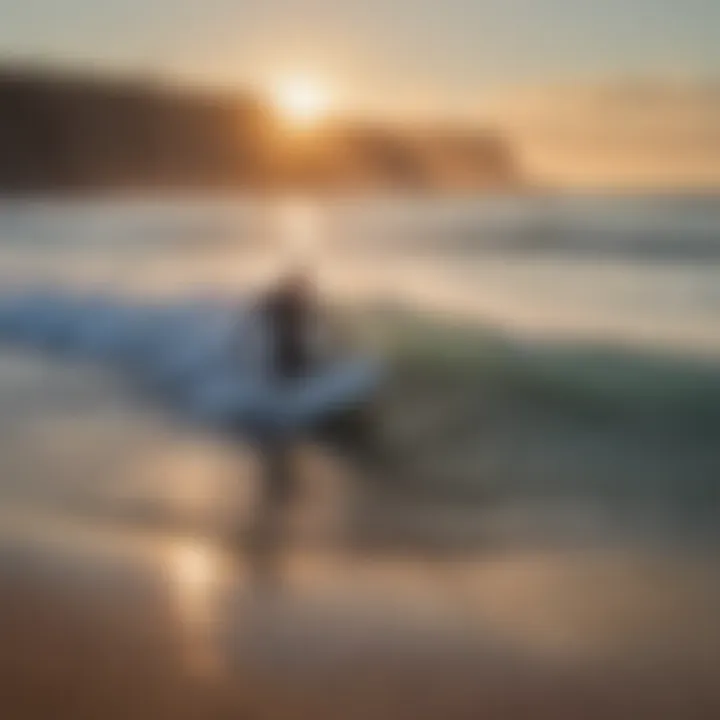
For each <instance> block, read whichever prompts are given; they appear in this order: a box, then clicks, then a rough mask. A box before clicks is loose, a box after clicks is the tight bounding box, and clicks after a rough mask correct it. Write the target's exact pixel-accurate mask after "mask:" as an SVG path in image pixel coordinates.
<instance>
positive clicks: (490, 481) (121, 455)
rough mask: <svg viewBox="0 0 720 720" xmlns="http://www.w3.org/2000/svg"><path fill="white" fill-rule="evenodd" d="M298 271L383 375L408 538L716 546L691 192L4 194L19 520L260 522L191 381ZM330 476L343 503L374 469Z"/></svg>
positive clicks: (236, 451) (711, 341)
mask: <svg viewBox="0 0 720 720" xmlns="http://www.w3.org/2000/svg"><path fill="white" fill-rule="evenodd" d="M297 263H301V264H303V265H305V266H307V267H310V268H312V271H313V272H314V273H315V274H316V276H317V278H318V283H319V286H320V288H321V289H322V293H323V296H324V297H325V298H326V301H327V302H328V303H329V304H330V305H333V306H337V308H338V312H340V313H341V314H343V316H344V317H345V318H346V321H347V322H348V324H349V326H351V327H352V328H353V330H354V332H355V334H357V335H359V336H361V338H362V340H361V343H362V344H363V345H364V347H366V348H368V347H370V348H372V352H373V354H380V355H381V356H382V357H383V358H384V359H385V362H386V365H387V368H388V376H387V380H386V387H385V391H384V398H383V399H384V406H383V407H384V417H383V418H382V422H383V431H384V432H385V433H386V435H387V439H388V443H389V444H390V445H391V446H392V447H393V448H394V449H395V450H396V452H397V454H398V455H399V456H400V457H401V463H400V466H401V467H402V475H403V480H402V482H400V481H398V483H397V484H398V486H400V487H401V488H402V493H401V495H403V496H404V497H405V498H406V500H407V502H406V503H405V505H406V506H407V507H410V506H412V510H407V508H406V507H404V510H403V512H400V511H399V510H398V512H395V511H394V510H388V508H387V504H386V503H380V506H381V507H379V508H378V509H377V517H380V516H382V517H383V522H384V523H385V524H386V525H388V526H390V527H395V528H396V529H398V528H402V530H398V532H399V533H401V534H402V533H405V534H406V535H407V538H406V544H408V545H409V546H413V544H414V543H415V544H417V545H418V546H419V547H425V546H426V545H427V544H430V545H438V544H439V543H445V541H446V540H447V539H448V538H453V539H454V541H455V545H452V544H451V547H460V546H462V547H463V548H464V549H467V548H468V547H472V548H475V547H477V546H478V545H482V544H483V543H486V542H487V540H488V537H490V538H492V540H493V542H496V543H500V544H509V545H515V544H524V545H528V544H529V545H532V546H533V547H538V546H545V545H551V546H555V545H557V544H560V545H561V546H564V545H570V546H575V545H577V544H581V545H583V546H584V545H586V544H588V543H589V544H591V545H593V544H598V545H600V546H603V547H604V546H607V545H608V544H616V543H621V544H622V543H628V542H639V541H642V542H646V541H650V542H652V543H657V542H661V543H669V544H671V545H673V546H680V545H684V544H686V543H688V542H690V543H695V542H702V543H703V544H704V546H706V547H707V546H709V547H711V548H714V547H715V542H716V538H715V536H716V528H717V526H718V517H719V514H720V493H719V492H718V482H720V459H719V456H718V452H717V440H718V437H719V434H720V330H719V329H718V328H719V327H720V203H718V202H717V198H715V197H710V196H691V195H685V196H671V195H664V196H654V197H653V196H634V197H627V196H618V197H610V196H591V195H578V196H534V197H526V198H502V199H500V198H488V199H472V200H471V199H462V200H460V199H457V200H448V199H422V200H420V199H416V198H415V199H402V198H392V199H389V198H388V199H380V198H375V199H364V200H355V201H335V202H327V201H326V202H317V201H311V200H307V199H300V198H298V199H288V200H285V201H267V202H258V201H249V200H243V199H236V198H223V199H207V198H194V197H193V198H181V199H176V200H168V199H164V200H153V201H149V200H135V201H132V200H126V201H111V200H98V199H96V200H92V201H90V200H87V201H80V200H69V201H62V202H60V201H58V202H48V201H40V200H38V201H20V200H7V201H5V202H3V203H2V205H0V342H1V343H2V350H1V351H0V408H1V410H0V425H2V428H3V430H2V441H1V442H2V462H3V465H4V467H3V468H2V480H1V481H0V496H1V497H2V501H3V505H4V507H5V508H6V510H5V511H4V512H5V513H6V514H7V513H20V512H23V513H31V514H32V513H37V512H43V513H49V514H50V515H52V516H53V517H55V516H58V515H60V516H66V517H73V518H76V517H77V518H84V519H85V520H87V521H88V522H109V521H112V522H113V523H116V524H119V525H123V524H127V525H128V526H133V525H142V526H143V527H146V528H147V527H149V528H160V529H165V528H168V527H171V528H180V529H183V528H184V529H187V528H190V529H193V530H198V529H200V530H202V531H203V532H213V531H217V530H218V528H227V527H228V526H230V525H232V524H234V523H237V522H242V518H243V517H247V516H248V513H251V510H249V508H250V507H251V506H252V495H253V493H254V492H256V490H257V487H256V477H257V468H256V466H255V463H256V460H255V459H254V458H253V455H252V453H250V452H247V450H246V449H245V448H244V447H243V444H242V442H241V441H239V440H238V441H233V440H231V439H229V438H228V437H227V434H226V433H222V432H219V431H218V428H217V427H216V424H215V423H213V422H212V420H213V418H211V417H207V416H206V415H203V412H202V410H203V408H202V402H201V400H198V398H197V397H196V396H195V395H192V392H191V391H193V390H194V389H195V388H196V387H198V383H199V384H200V385H203V383H204V385H203V387H205V386H206V385H207V383H208V382H209V383H210V384H212V379H213V377H214V374H216V373H217V372H218V368H219V367H220V366H221V365H223V364H224V363H227V362H228V361H229V358H230V357H231V356H230V355H229V354H228V352H229V351H228V342H229V341H228V338H229V337H230V336H231V335H232V332H233V328H234V323H235V319H236V318H237V317H238V314H239V313H240V308H242V306H243V302H244V298H246V297H247V295H248V294H252V293H253V292H255V291H257V289H258V288H261V287H262V286H263V284H264V283H266V282H267V281H268V279H269V278H272V277H273V276H274V275H275V274H276V273H278V272H281V271H282V270H283V269H284V268H286V267H289V266H294V265H296V264H297ZM218 392H219V393H220V394H222V390H221V389H220V390H216V394H217V393H218ZM313 462H315V463H318V464H317V465H313V466H312V467H314V470H313V471H310V472H309V473H308V475H309V484H310V485H312V484H313V482H315V483H316V484H318V485H320V486H322V492H321V493H320V494H321V495H322V496H323V498H325V499H324V500H323V502H324V503H325V504H326V505H329V506H330V507H331V508H334V510H337V509H338V508H339V507H340V506H341V505H342V503H340V502H339V501H338V499H337V495H338V490H337V487H334V486H337V485H339V486H342V487H345V485H346V484H347V482H348V476H351V475H353V474H356V475H357V474H360V475H361V473H359V471H358V470H357V469H355V468H349V469H348V468H346V469H345V471H341V470H339V469H338V468H337V467H336V466H335V465H333V462H334V460H333V462H331V461H330V460H328V459H327V458H315V459H314V460H313ZM328 464H329V465H330V467H328ZM314 478H317V479H314ZM394 480H395V479H394V478H386V479H385V480H384V482H387V483H388V484H389V485H393V483H394ZM360 484H362V479H361V481H360ZM323 493H324V494H323ZM347 502H348V501H347V500H346V501H345V503H346V504H347ZM321 504H322V503H321ZM345 509H346V508H345ZM338 512H339V511H338ZM331 514H332V513H331ZM375 524H377V523H375ZM424 543H425V545H424Z"/></svg>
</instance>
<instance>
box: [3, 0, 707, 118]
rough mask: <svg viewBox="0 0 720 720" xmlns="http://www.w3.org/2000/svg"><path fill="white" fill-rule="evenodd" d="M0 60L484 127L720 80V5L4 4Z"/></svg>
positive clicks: (543, 0)
mask: <svg viewBox="0 0 720 720" xmlns="http://www.w3.org/2000/svg"><path fill="white" fill-rule="evenodd" d="M0 17H1V18H2V22H1V23H0V56H3V57H15V58H22V59H33V60H36V59H40V60H46V61H49V62H62V63H70V64H80V65H83V66H88V65H93V66H99V67H102V68H117V69H120V70H123V71H126V70H130V71H132V72H140V73H144V72H150V73H153V74H156V75H160V76H169V77H180V78H188V79H190V80H193V81H199V82H208V83H212V84H230V85H232V86H252V87H259V88H260V89H264V88H267V87H268V85H269V84H271V83H272V82H273V81H274V80H275V79H276V78H278V77H282V76H284V75H289V74H305V75H310V76H312V77H314V78H318V79H319V80H320V81H322V82H324V83H326V84H327V85H329V86H330V87H331V88H332V92H333V94H334V96H335V101H336V104H337V105H338V106H339V107H340V108H342V109H345V110H347V111H352V112H366V113H370V114H378V113H381V114H386V115H392V114H399V115H402V114H403V113H407V114H411V113H415V114H428V115H431V114H435V115H443V114H444V115H447V116H453V115H466V114H472V113H474V112H476V111H478V109H481V108H482V107H483V104H484V103H485V102H490V98H494V97H496V96H497V95H498V93H500V94H502V92H505V91H506V90H507V89H508V88H524V87H533V86H545V85H558V84H564V83H582V82H589V81H596V80H597V79H601V78H618V79H623V78H628V77H648V76H652V77H671V78H672V77H677V76H682V77H704V78H708V77H719V76H720V42H717V34H718V28H720V2H718V0H602V1H601V0H22V1H20V0H0Z"/></svg>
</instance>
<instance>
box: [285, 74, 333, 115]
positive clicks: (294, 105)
mask: <svg viewBox="0 0 720 720" xmlns="http://www.w3.org/2000/svg"><path fill="white" fill-rule="evenodd" d="M272 96H273V101H274V104H275V107H276V109H277V112H278V114H279V115H280V116H281V117H282V118H283V119H284V120H285V121H286V122H288V123H289V124H290V125H295V126H298V127H308V126H311V125H315V124H317V123H318V122H320V121H321V120H322V119H323V118H325V117H326V116H327V114H328V111H329V109H330V94H329V92H328V90H327V88H325V87H324V86H323V85H322V84H321V83H319V82H316V81H314V80H312V79H310V78H306V77H293V78H287V79H285V80H282V81H280V82H278V83H277V84H276V85H275V87H274V88H273V90H272Z"/></svg>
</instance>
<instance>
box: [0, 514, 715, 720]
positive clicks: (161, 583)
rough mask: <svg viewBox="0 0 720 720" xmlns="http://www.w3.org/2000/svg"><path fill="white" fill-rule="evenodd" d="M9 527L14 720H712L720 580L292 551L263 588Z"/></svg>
mask: <svg viewBox="0 0 720 720" xmlns="http://www.w3.org/2000/svg"><path fill="white" fill-rule="evenodd" d="M0 528H1V529H2V530H1V532H0V625H1V626H2V637H3V642H2V643H1V644H0V704H1V706H2V708H3V717H8V718H13V720H25V719H26V718H33V719H34V718H73V720H75V719H82V718H116V717H117V718H129V717H132V718H138V719H140V720H142V719H144V718H148V719H150V718H152V719H154V720H163V719H164V718H224V717H228V718H231V717H232V718H245V717H247V718H256V717H257V718H338V717H342V718H373V719H375V718H388V719H390V718H393V719H394V718H398V719H402V718H408V719H410V718H413V719H415V718H441V717H442V718H468V719H469V718H477V717H484V718H573V719H575V718H614V719H616V718H628V719H631V718H632V719H633V720H635V719H637V718H715V717H718V713H720V691H718V689H717V688H718V684H717V667H718V665H717V661H718V659H720V652H718V649H719V648H720V643H718V639H719V638H718V632H717V628H716V625H717V623H716V622H715V621H714V616H713V611H714V607H716V605H715V601H716V599H717V595H714V593H715V585H714V583H713V584H710V583H709V582H708V578H707V576H706V575H705V574H704V573H699V572H697V571H696V570H694V569H693V568H690V567H688V566H684V567H683V569H682V570H679V569H678V568H676V567H668V566H667V565H666V564H663V565H660V564H658V563H657V561H656V560H653V559H652V558H647V557H646V558H639V557H633V558H629V557H628V556H620V555H616V554H595V555H592V554H587V553H586V554H581V555H579V556H578V555H562V554H545V555H543V554H534V555H531V554H523V555H520V554H515V555H513V554H509V555H505V556H502V557H486V558H484V559H481V558H478V559H475V560H473V561H464V562H463V563H451V562H449V561H445V562H443V563H441V564H432V563H425V562H420V561H418V560H417V559H416V560H412V559H410V558H406V559H400V558H394V559H388V558H382V557H368V556H363V557H356V558H338V557H329V556H324V557H320V556H313V557H310V556H308V555H307V554H306V553H302V554H297V555H296V556H294V555H293V554H292V553H291V554H290V555H289V556H288V557H287V558H286V562H285V563H284V565H283V572H282V577H281V579H280V582H279V583H278V584H276V585H273V586H266V585H260V584H258V583H257V582H255V581H254V579H253V577H252V576H251V574H250V573H249V571H248V567H247V565H246V563H245V558H244V557H243V555H242V554H241V553H237V552H229V551H228V550H227V548H226V549H221V548H219V547H218V546H217V545H216V544H214V543H212V542H210V541H207V540H201V539H199V538H189V537H182V536H176V537H165V536H159V535H142V536H141V535H139V534H138V533H136V532H135V533H125V532H120V531H117V530H108V529H103V528H97V527H96V528H91V527H89V526H87V527H85V526H78V525H77V524H68V523H67V522H64V521H54V522H53V521H50V520H48V518H39V517H31V516H26V517H24V516H22V515H20V514H18V513H14V514H12V516H4V517H3V518H2V522H0ZM678 581H681V582H682V586H681V587H680V586H679V585H678Z"/></svg>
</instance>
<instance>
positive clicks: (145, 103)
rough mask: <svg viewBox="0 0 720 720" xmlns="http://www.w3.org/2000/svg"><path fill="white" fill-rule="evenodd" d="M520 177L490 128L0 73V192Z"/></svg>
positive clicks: (414, 184)
mask: <svg viewBox="0 0 720 720" xmlns="http://www.w3.org/2000/svg"><path fill="white" fill-rule="evenodd" d="M521 184H522V183H521V178H520V173H519V171H518V168H517V166H516V163H515V160H514V157H513V153H512V152H511V150H510V148H509V147H508V145H507V143H506V142H505V141H504V140H503V139H502V138H501V137H499V136H497V135H495V134H494V133H491V132H488V131H481V130H472V131H467V130H465V131H460V130H456V129H437V128H436V129H428V130H418V129H414V130H409V129H402V128H389V127H385V126H382V125H368V124H357V123H339V122H335V123H333V124H331V125H327V126H325V127H323V128H318V129H317V131H315V132H307V131H306V132H302V133H301V132H298V133H292V132H289V131H288V129H287V128H282V127H280V126H279V125H278V124H277V122H276V121H275V119H274V118H273V114H272V112H271V111H270V110H269V108H267V107H266V106H264V105H263V104H262V103H261V102H260V101H259V100H257V99H255V98H252V97H250V96H247V95H245V96H243V95H240V94H229V93H220V92H211V91H204V90H192V91H191V90H187V89H184V88H176V87H172V86H165V85H160V84H153V83H149V82H147V83H146V82H141V81H129V80H128V81H125V80H118V79H109V78H99V77H80V76H60V75H55V74H51V73H39V72H37V71H34V72H18V71H17V70H13V71H10V70H7V71H4V72H3V71H0V192H23V193H24V192H53V191H88V190H103V189H139V188H151V187H154V188H163V189H165V188H167V189H172V188H198V189H201V188H202V189H206V188H208V189H213V188H217V189H222V188H225V189H230V188H248V189H249V188H270V189H273V188H308V189H309V188H327V189H333V188H376V187H378V188H395V189H428V190H434V189H437V190H439V189H466V190H471V189H482V190H506V189H514V188H517V187H519V186H520V185H521Z"/></svg>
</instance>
